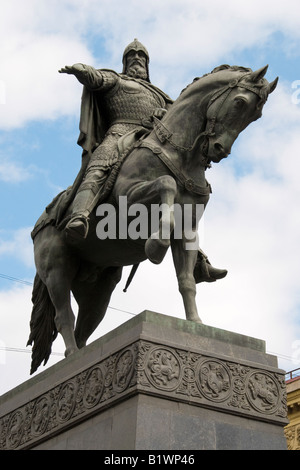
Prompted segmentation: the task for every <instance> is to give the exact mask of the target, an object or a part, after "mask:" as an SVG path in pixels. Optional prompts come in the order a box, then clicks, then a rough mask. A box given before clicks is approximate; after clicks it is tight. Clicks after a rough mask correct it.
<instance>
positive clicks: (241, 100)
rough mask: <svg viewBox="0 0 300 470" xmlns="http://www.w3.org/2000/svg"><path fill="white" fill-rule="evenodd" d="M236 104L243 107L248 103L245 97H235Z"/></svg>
mask: <svg viewBox="0 0 300 470" xmlns="http://www.w3.org/2000/svg"><path fill="white" fill-rule="evenodd" d="M234 104H235V106H237V107H238V108H242V107H243V106H245V105H246V100H244V99H243V98H235V99H234Z"/></svg>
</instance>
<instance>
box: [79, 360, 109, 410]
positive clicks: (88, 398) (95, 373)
mask: <svg viewBox="0 0 300 470" xmlns="http://www.w3.org/2000/svg"><path fill="white" fill-rule="evenodd" d="M103 389H104V378H103V373H102V370H101V368H100V367H99V366H96V367H94V368H93V369H91V370H90V371H89V373H88V375H87V378H86V381H85V384H84V392H83V404H84V406H85V407H86V408H93V407H94V406H96V405H97V404H98V403H99V401H100V399H101V397H102V393H103Z"/></svg>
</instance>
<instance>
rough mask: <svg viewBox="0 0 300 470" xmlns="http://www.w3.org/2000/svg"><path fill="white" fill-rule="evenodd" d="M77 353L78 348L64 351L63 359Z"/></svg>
mask: <svg viewBox="0 0 300 470" xmlns="http://www.w3.org/2000/svg"><path fill="white" fill-rule="evenodd" d="M76 351H78V348H67V349H66V350H65V357H68V356H71V354H74V352H76Z"/></svg>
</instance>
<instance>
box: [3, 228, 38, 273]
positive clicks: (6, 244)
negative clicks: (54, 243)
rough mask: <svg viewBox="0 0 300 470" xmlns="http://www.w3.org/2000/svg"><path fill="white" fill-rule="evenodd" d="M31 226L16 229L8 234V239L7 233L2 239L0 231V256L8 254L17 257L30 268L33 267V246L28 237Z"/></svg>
mask: <svg viewBox="0 0 300 470" xmlns="http://www.w3.org/2000/svg"><path fill="white" fill-rule="evenodd" d="M31 230H32V227H25V228H20V229H18V230H16V231H15V232H13V233H10V234H9V239H8V240H7V238H8V236H7V233H6V234H5V239H3V238H4V237H3V233H4V232H3V231H2V237H3V238H2V239H1V232H0V257H1V256H10V257H14V258H16V259H18V260H19V261H21V262H22V263H24V265H25V266H27V267H29V268H31V267H34V260H33V246H32V240H31V237H30V232H31Z"/></svg>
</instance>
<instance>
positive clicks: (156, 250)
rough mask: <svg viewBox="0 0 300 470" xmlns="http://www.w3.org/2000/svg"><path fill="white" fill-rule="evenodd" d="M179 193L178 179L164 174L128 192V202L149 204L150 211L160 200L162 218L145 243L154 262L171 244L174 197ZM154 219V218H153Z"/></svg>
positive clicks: (147, 252)
mask: <svg viewBox="0 0 300 470" xmlns="http://www.w3.org/2000/svg"><path fill="white" fill-rule="evenodd" d="M176 193H177V185H176V181H175V179H174V178H173V177H172V176H169V175H163V176H160V177H158V178H157V179H155V180H154V181H150V182H143V183H138V184H137V185H135V186H133V188H132V189H131V190H130V192H129V193H128V204H132V203H135V202H139V203H144V204H147V206H148V208H149V209H150V211H152V209H153V205H152V206H151V204H155V202H157V201H158V202H159V203H160V205H159V209H160V213H161V216H160V219H159V224H158V227H156V228H154V231H153V232H151V235H150V237H149V238H148V240H147V241H146V244H145V253H146V255H147V258H148V259H149V260H150V261H152V263H155V264H159V263H161V262H162V260H163V259H164V257H165V254H166V252H167V250H168V248H169V246H170V237H171V234H172V232H173V230H174V226H175V219H174V199H175V195H176ZM149 203H150V205H149ZM151 221H152V218H151Z"/></svg>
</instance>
